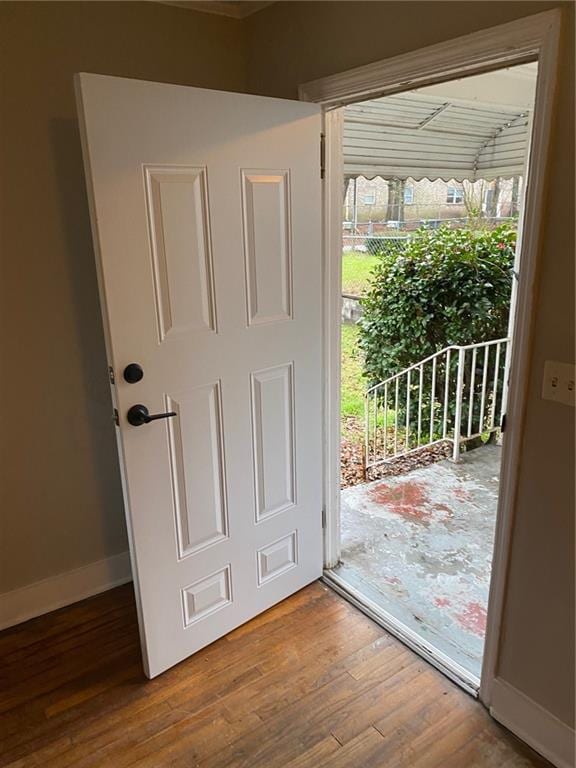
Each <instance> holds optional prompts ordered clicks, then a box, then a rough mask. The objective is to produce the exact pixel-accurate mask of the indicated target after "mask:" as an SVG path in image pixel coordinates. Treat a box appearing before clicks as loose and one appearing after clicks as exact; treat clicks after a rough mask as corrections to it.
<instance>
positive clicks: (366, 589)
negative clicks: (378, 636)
mask: <svg viewBox="0 0 576 768" xmlns="http://www.w3.org/2000/svg"><path fill="white" fill-rule="evenodd" d="M322 581H323V582H324V583H325V584H327V585H328V586H329V587H330V588H331V589H333V590H334V591H335V592H337V593H338V594H339V595H341V596H342V597H343V598H344V599H346V600H348V602H350V603H352V605H354V606H355V607H356V608H358V609H359V610H360V611H362V613H365V614H366V615H367V616H368V617H369V618H371V619H372V621H375V622H376V623H377V624H379V625H380V626H381V627H382V628H383V629H385V630H386V631H387V632H389V633H390V634H391V635H394V637H397V638H398V640H400V641H401V642H403V643H404V645H406V646H408V648H410V649H411V650H413V651H414V652H415V653H417V654H418V655H419V656H421V657H422V658H423V659H425V660H426V661H427V662H428V663H430V664H432V666H434V667H436V669H438V670H439V671H440V672H442V673H443V674H444V675H446V677H448V678H449V679H450V680H452V682H454V683H456V685H458V686H460V688H462V689H463V690H465V691H466V692H467V693H469V694H470V695H471V696H473V697H475V698H478V693H479V690H480V678H479V677H477V676H476V675H474V674H472V673H471V672H470V671H469V670H467V669H465V668H464V667H463V666H462V665H461V664H459V663H458V662H457V661H455V660H454V659H452V658H450V656H448V655H447V654H446V653H444V652H443V651H442V650H440V649H439V648H437V647H435V646H434V645H433V644H432V643H430V642H428V641H427V640H425V639H424V638H423V637H421V635H419V634H418V633H417V632H415V631H414V630H413V629H411V628H410V627H409V626H408V625H407V624H405V623H404V622H402V621H400V620H399V619H398V618H396V617H395V616H393V615H392V614H391V613H390V612H389V611H387V610H386V609H385V608H383V607H382V606H381V605H380V604H379V601H378V592H377V590H371V588H370V586H369V585H368V584H366V583H365V582H363V581H362V580H361V579H358V578H357V577H355V576H354V574H353V572H350V571H349V570H348V569H342V568H341V567H340V566H338V567H337V568H332V569H330V570H326V571H324V574H323V576H322Z"/></svg>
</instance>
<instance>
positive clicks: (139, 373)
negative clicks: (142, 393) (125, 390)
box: [124, 363, 144, 384]
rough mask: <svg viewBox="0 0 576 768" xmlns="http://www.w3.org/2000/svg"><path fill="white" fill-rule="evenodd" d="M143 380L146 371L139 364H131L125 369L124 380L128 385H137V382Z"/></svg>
mask: <svg viewBox="0 0 576 768" xmlns="http://www.w3.org/2000/svg"><path fill="white" fill-rule="evenodd" d="M143 378H144V371H143V370H142V366H141V365H138V363H130V364H129V365H127V366H126V368H124V380H125V381H127V382H128V384H136V382H137V381H140V380H141V379H143Z"/></svg>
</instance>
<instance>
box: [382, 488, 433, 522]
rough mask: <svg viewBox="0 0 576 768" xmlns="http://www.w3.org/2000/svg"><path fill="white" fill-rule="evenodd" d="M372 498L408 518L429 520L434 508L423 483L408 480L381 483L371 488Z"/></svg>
mask: <svg viewBox="0 0 576 768" xmlns="http://www.w3.org/2000/svg"><path fill="white" fill-rule="evenodd" d="M370 498H371V500H372V501H373V502H375V503H376V504H383V505H385V506H386V507H387V508H388V509H389V510H390V511H391V512H394V514H396V515H400V516H401V517H404V518H406V519H407V520H421V521H424V520H428V519H429V518H430V517H431V516H432V509H431V508H430V507H428V506H427V504H428V502H429V499H428V496H427V494H426V492H425V491H424V487H423V485H422V484H421V483H417V482H415V481H413V480H412V481H407V482H404V483H399V484H397V485H387V484H386V483H380V484H378V485H376V486H375V487H374V488H372V489H371V490H370Z"/></svg>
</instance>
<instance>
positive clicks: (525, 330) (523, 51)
mask: <svg viewBox="0 0 576 768" xmlns="http://www.w3.org/2000/svg"><path fill="white" fill-rule="evenodd" d="M561 18H562V15H561V11H560V10H559V9H554V10H551V11H546V12H544V13H539V14H535V15H532V16H528V17H525V18H522V19H519V20H517V21H513V22H510V23H508V24H503V25H500V26H497V27H491V28H490V29H485V30H482V31H480V32H475V33H473V34H470V35H466V36H464V37H459V38H455V39H453V40H448V41H446V42H443V43H440V44H437V45H433V46H429V47H427V48H422V49H420V50H417V51H413V52H410V53H406V54H402V55H400V56H395V57H393V58H390V59H385V60H383V61H378V62H375V63H373V64H368V65H366V66H363V67H358V68H356V69H353V70H349V71H348V72H343V73H341V74H337V75H331V76H329V77H325V78H322V79H319V80H314V81H311V82H308V83H306V84H304V85H302V86H300V89H299V95H300V98H301V99H303V100H306V101H313V102H316V103H319V104H322V106H323V107H324V131H325V137H326V138H325V144H326V147H325V182H326V183H325V189H324V227H323V231H324V297H323V301H324V379H325V383H324V396H325V402H324V430H325V433H324V505H325V519H326V523H325V528H326V530H325V567H326V568H331V567H334V566H335V565H336V564H337V562H338V557H339V548H340V490H339V489H340V295H341V274H340V273H341V257H342V239H341V238H342V232H341V217H342V183H343V168H342V162H343V161H342V152H341V136H342V117H341V112H340V111H339V110H337V109H336V108H337V107H340V106H344V105H345V104H347V103H351V102H355V101H360V100H364V99H370V98H376V97H379V96H386V95H390V94H393V93H400V92H402V91H406V90H410V89H413V88H420V87H423V86H426V85H432V84H435V83H439V82H444V81H447V80H452V79H455V78H459V77H462V76H468V75H478V74H482V73H484V72H488V71H491V70H494V69H500V68H502V67H506V66H513V65H516V64H523V63H526V62H528V61H534V60H536V59H537V60H538V78H537V84H536V96H535V104H534V122H533V131H532V140H531V146H530V161H529V171H528V178H527V180H526V186H525V195H526V196H525V206H524V225H523V228H522V242H521V243H520V242H519V249H521V262H522V268H521V274H520V277H519V281H518V294H517V310H516V318H515V327H514V335H513V338H514V345H513V350H512V360H511V375H510V382H509V391H508V407H507V415H506V440H505V442H504V447H503V452H502V468H501V475H500V494H499V501H498V513H497V520H496V538H495V545H494V558H493V564H492V579H491V585H490V597H489V603H488V624H487V630H486V641H485V651H484V661H483V668H482V679H481V686H480V698H481V700H482V701H483V702H484V704H485V705H486V706H488V707H489V706H490V704H491V700H492V688H493V683H494V681H495V679H496V676H497V671H498V670H497V663H498V648H499V642H500V631H501V623H502V610H503V604H504V595H505V588H506V576H507V571H508V560H509V553H510V545H511V538H512V528H513V523H514V510H515V506H516V486H517V477H518V466H519V462H520V459H521V445H522V435H523V429H524V420H525V410H526V400H527V382H528V374H529V370H530V362H531V350H532V339H533V320H532V318H533V315H534V313H533V310H534V303H535V288H536V278H537V273H538V268H539V261H540V245H541V234H542V221H543V216H542V209H543V202H544V196H545V192H546V190H545V182H546V177H547V164H548V152H549V146H550V131H551V124H552V114H553V104H554V95H555V89H556V78H557V60H558V41H559V31H560V26H561ZM334 110H335V111H334Z"/></svg>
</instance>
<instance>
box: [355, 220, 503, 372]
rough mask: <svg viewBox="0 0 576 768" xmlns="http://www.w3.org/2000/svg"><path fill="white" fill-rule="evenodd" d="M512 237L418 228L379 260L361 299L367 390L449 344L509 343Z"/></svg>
mask: <svg viewBox="0 0 576 768" xmlns="http://www.w3.org/2000/svg"><path fill="white" fill-rule="evenodd" d="M515 244H516V232H515V230H514V229H512V228H511V227H510V226H509V225H503V226H500V227H498V228H497V229H494V230H491V231H490V230H481V231H470V230H466V229H449V228H448V227H445V226H443V227H440V228H439V229H433V230H430V229H420V230H418V231H417V232H416V233H414V235H413V236H412V237H411V238H410V239H409V240H405V241H404V242H403V248H402V249H401V250H398V251H394V252H392V251H387V252H386V253H382V254H381V255H380V256H379V259H378V263H377V265H376V267H375V269H374V271H373V275H372V277H371V281H370V286H369V289H368V291H367V293H366V295H365V297H364V299H363V300H362V305H363V308H364V317H363V319H362V320H361V324H360V339H359V343H360V347H361V349H362V352H363V355H364V375H365V376H366V378H367V379H368V381H369V383H370V384H374V383H376V382H378V381H382V380H383V379H385V378H387V377H388V376H391V375H392V374H394V373H397V372H399V371H401V370H402V369H403V368H406V367H407V366H409V365H412V364H414V363H417V362H418V361H419V360H422V359H423V358H425V357H427V356H428V355H431V354H432V353H434V352H437V351H439V350H441V349H442V348H443V347H446V346H448V345H450V344H472V343H477V342H481V341H489V340H491V339H497V338H501V337H504V336H506V334H507V329H508V311H509V304H510V292H511V288H512V267H513V263H514V249H515Z"/></svg>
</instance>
